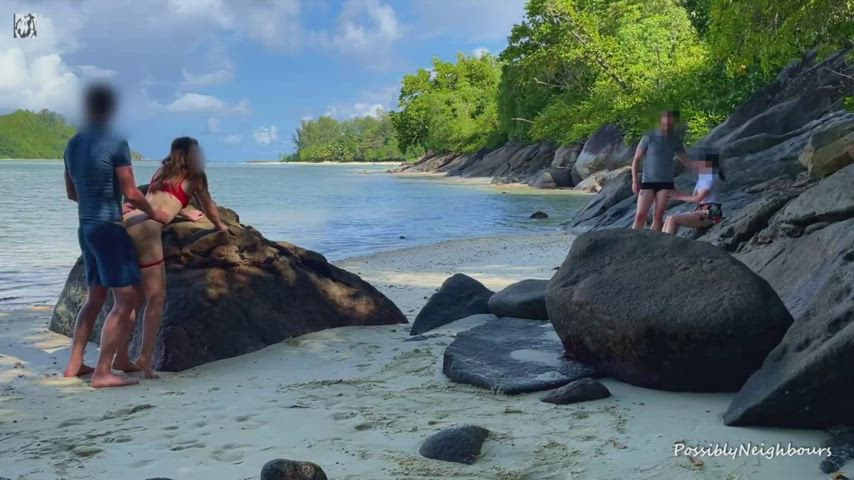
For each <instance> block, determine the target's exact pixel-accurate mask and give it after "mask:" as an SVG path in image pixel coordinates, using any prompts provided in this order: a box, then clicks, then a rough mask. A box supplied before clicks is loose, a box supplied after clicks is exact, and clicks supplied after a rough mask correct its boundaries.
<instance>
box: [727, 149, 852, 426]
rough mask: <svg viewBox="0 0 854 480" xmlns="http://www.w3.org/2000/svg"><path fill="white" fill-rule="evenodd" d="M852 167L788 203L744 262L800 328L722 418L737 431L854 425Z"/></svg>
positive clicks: (747, 251)
mask: <svg viewBox="0 0 854 480" xmlns="http://www.w3.org/2000/svg"><path fill="white" fill-rule="evenodd" d="M852 181H854V165H851V166H848V167H846V168H844V169H842V170H839V171H838V172H836V173H835V174H833V175H832V176H830V177H827V178H825V179H823V180H822V181H821V182H819V183H818V184H817V185H815V186H813V187H812V188H810V189H809V190H807V191H806V192H804V193H802V194H801V195H800V196H798V197H797V198H795V199H794V200H792V201H790V202H789V203H788V204H786V206H785V207H784V208H782V209H781V210H780V212H779V213H778V214H776V215H775V216H774V217H773V218H772V219H771V220H770V221H769V224H770V225H769V227H768V228H767V229H765V230H764V231H763V232H762V236H761V238H762V240H763V242H762V243H758V242H757V243H750V244H748V245H747V248H745V249H744V250H743V251H742V252H741V253H739V255H738V258H739V259H740V260H741V261H742V262H744V263H745V264H746V265H748V266H749V267H751V268H753V269H754V270H755V271H756V272H757V273H759V274H760V275H761V276H763V277H764V278H766V279H767V280H768V281H769V282H770V283H771V285H772V286H773V287H774V288H775V290H776V291H778V292H779V293H780V295H781V297H782V298H783V299H784V301H785V303H786V306H787V307H788V308H789V310H790V311H791V312H792V314H793V315H794V316H795V323H794V324H793V325H792V327H791V328H790V329H789V331H788V332H787V333H786V336H785V337H784V338H783V340H782V341H781V342H780V345H779V346H778V347H777V348H775V349H774V351H773V352H771V354H770V355H769V356H768V358H767V359H766V360H765V363H764V364H763V366H762V368H761V369H760V370H758V371H757V372H756V373H754V374H753V376H751V377H750V379H749V380H748V381H747V383H746V384H745V385H744V388H742V389H741V391H740V392H739V393H738V395H736V397H735V398H734V399H733V402H732V404H731V405H730V407H729V409H728V410H727V412H726V414H725V415H724V421H725V422H727V423H728V424H731V425H775V426H799V427H812V428H821V427H827V426H831V425H835V424H854V409H852V408H851V404H850V402H849V401H847V399H850V398H852V397H854V386H852V385H851V382H849V381H848V380H847V378H848V377H847V376H846V375H847V373H846V372H850V371H851V369H852V368H854V326H852V321H854V289H852V285H854V197H852V195H854V194H853V193H852V188H851V185H852Z"/></svg>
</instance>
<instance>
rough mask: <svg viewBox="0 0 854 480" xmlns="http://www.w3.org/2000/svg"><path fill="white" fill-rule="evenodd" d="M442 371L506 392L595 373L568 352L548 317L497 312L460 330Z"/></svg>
mask: <svg viewBox="0 0 854 480" xmlns="http://www.w3.org/2000/svg"><path fill="white" fill-rule="evenodd" d="M442 372H443V373H444V374H445V375H446V376H447V377H448V378H450V379H451V380H452V381H454V382H457V383H467V384H470V385H474V386H476V387H480V388H485V389H487V390H491V391H494V392H499V393H503V394H505V395H516V394H519V393H528V392H536V391H540V390H550V389H552V388H557V387H560V386H562V385H566V384H567V383H569V382H571V381H573V380H577V379H579V378H583V377H589V376H591V375H593V373H594V371H593V369H592V368H590V367H588V366H586V365H583V364H581V363H579V362H577V361H574V360H571V359H568V358H566V357H565V356H564V354H563V348H562V347H561V344H560V340H559V339H558V338H557V335H555V332H554V329H553V328H551V325H549V323H548V322H543V321H536V320H522V319H514V318H493V319H492V320H489V321H487V322H486V323H485V324H483V325H480V326H478V327H475V328H472V329H471V330H467V331H465V332H462V333H459V334H457V337H456V338H455V339H454V341H453V342H451V344H450V345H448V348H446V349H445V355H444V358H443V362H442Z"/></svg>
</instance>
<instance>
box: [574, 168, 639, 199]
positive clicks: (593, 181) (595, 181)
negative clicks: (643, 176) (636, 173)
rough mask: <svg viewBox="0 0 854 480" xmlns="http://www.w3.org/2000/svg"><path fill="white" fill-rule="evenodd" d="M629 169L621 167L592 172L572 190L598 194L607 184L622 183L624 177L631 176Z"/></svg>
mask: <svg viewBox="0 0 854 480" xmlns="http://www.w3.org/2000/svg"><path fill="white" fill-rule="evenodd" d="M631 173H632V172H631V167H628V166H626V167H621V168H618V169H616V170H600V171H598V172H593V173H592V174H590V175H589V176H588V177H587V178H585V179H584V180H582V181H580V182H578V184H577V185H575V187H574V189H575V190H578V191H581V192H587V193H599V192H601V191H602V190H603V189H604V188H605V187H606V186H607V185H608V184H609V183H611V182H613V181H620V182H622V181H623V179H624V177H625V175H627V174H628V175H629V176H631Z"/></svg>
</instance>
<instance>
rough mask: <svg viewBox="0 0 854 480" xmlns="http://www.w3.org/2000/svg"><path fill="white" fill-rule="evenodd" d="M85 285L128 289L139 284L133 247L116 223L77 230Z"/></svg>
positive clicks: (138, 273)
mask: <svg viewBox="0 0 854 480" xmlns="http://www.w3.org/2000/svg"><path fill="white" fill-rule="evenodd" d="M77 237H78V240H79V241H80V250H81V251H82V252H83V264H84V265H85V267H86V283H87V284H88V285H90V286H102V287H117V288H118V287H127V286H130V285H136V284H138V283H139V282H140V279H141V274H140V271H139V258H138V256H137V253H136V247H134V245H133V241H132V240H131V238H130V235H128V232H127V230H125V227H124V226H122V225H120V224H118V223H83V224H81V225H80V228H79V229H78V230H77Z"/></svg>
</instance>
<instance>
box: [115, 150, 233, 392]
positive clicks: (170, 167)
mask: <svg viewBox="0 0 854 480" xmlns="http://www.w3.org/2000/svg"><path fill="white" fill-rule="evenodd" d="M146 198H147V199H148V202H149V203H150V204H151V205H153V206H154V207H155V208H158V209H160V210H163V211H165V212H167V213H169V214H170V221H171V220H172V219H174V218H175V217H176V216H178V215H179V214H181V216H183V217H186V218H187V219H189V220H192V221H198V220H201V219H203V218H205V215H207V218H208V219H209V220H210V221H211V223H213V224H214V226H215V227H216V228H217V230H221V231H225V230H227V229H228V227H227V226H226V225H225V224H224V223H223V222H222V220H221V219H220V217H219V211H218V210H217V207H216V203H214V201H213V199H212V198H211V195H210V192H209V191H208V180H207V176H206V175H205V171H204V160H203V158H202V154H201V150H200V148H199V142H198V141H197V140H196V139H194V138H190V137H179V138H176V139H175V140H174V141H172V147H171V149H170V152H169V156H168V157H167V158H166V159H165V160H163V165H162V166H161V167H160V168H159V169H158V170H157V171H156V172H154V176H153V177H152V178H151V183H149V186H148V193H147V194H146ZM191 198H195V199H196V200H197V202H198V205H199V206H200V207H201V209H202V211H204V215H203V214H202V213H201V212H199V211H198V210H195V209H189V208H187V207H188V206H189V204H190V199H191ZM124 222H125V228H126V229H127V232H128V234H130V237H131V239H132V240H133V243H134V245H135V246H136V250H137V255H138V256H139V266H140V269H141V270H142V284H141V288H142V290H143V294H144V303H142V304H141V305H139V306H138V311H139V310H143V309H144V313H143V317H142V318H143V325H142V345H141V347H140V350H139V356H138V357H137V359H136V360H135V361H133V362H132V361H131V360H130V358H128V352H127V350H128V349H127V348H120V349H119V352H118V353H117V354H116V358H115V361H114V363H113V366H114V367H115V368H116V369H119V370H124V371H138V370H142V371H143V372H144V373H145V376H146V378H156V377H157V375H156V373H155V372H154V368H153V363H152V361H153V358H152V357H153V356H154V347H155V345H156V343H157V332H158V330H160V321H161V320H162V318H163V305H164V301H165V297H166V268H165V265H164V263H163V261H164V259H163V241H162V238H161V233H162V231H163V227H164V224H163V223H160V222H158V221H156V220H152V219H151V218H149V217H148V215H146V214H145V213H143V212H141V211H139V210H131V209H127V211H126V213H125V214H124ZM140 299H143V296H142V295H140ZM130 337H131V332H128V334H127V341H128V343H129V342H130Z"/></svg>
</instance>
